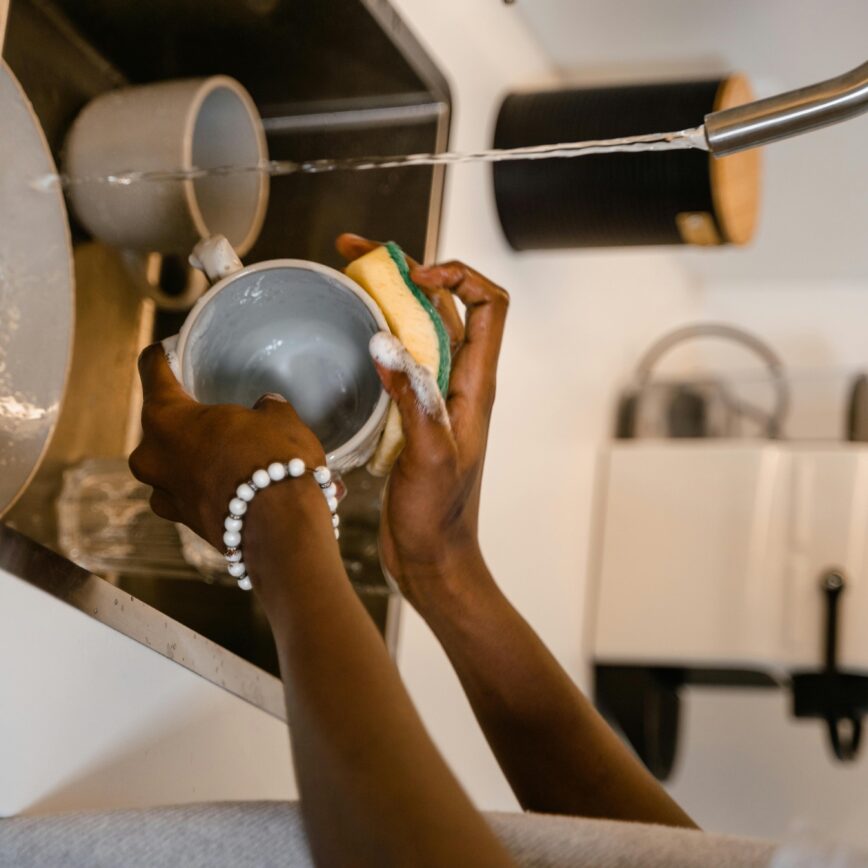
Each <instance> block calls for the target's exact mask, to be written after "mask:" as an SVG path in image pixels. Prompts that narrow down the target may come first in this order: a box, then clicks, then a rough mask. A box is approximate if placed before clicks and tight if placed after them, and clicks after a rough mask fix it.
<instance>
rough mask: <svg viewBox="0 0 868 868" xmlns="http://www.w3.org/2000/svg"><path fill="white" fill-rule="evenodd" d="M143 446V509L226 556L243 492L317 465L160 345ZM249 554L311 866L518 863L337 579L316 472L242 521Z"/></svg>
mask: <svg viewBox="0 0 868 868" xmlns="http://www.w3.org/2000/svg"><path fill="white" fill-rule="evenodd" d="M140 371H141V375H142V384H143V389H144V409H143V413H142V424H143V431H144V437H143V441H142V444H141V445H140V446H139V447H138V448H137V449H136V451H135V452H134V453H133V455H132V456H131V459H130V465H131V467H132V469H133V472H134V473H135V475H136V476H137V477H138V478H139V479H141V480H142V481H144V482H147V483H148V484H149V485H151V486H153V487H154V493H153V497H152V501H151V503H152V506H153V508H154V510H155V511H156V512H157V513H158V514H159V515H161V516H163V517H165V518H168V519H170V520H172V521H183V522H184V523H186V524H187V525H189V526H190V527H191V528H192V529H193V530H195V531H196V532H197V533H199V534H200V535H201V536H203V537H204V538H205V539H207V540H208V541H209V542H211V543H212V544H213V545H215V546H216V547H218V548H221V549H222V533H223V527H222V525H223V519H224V517H225V514H226V505H227V503H228V501H229V498H230V497H231V496H232V493H233V492H234V490H235V487H236V486H237V485H238V484H239V482H242V481H244V480H245V479H246V478H248V477H249V476H250V474H251V473H252V471H253V470H254V469H256V468H258V467H262V466H265V465H267V464H269V463H270V462H272V461H275V460H283V461H287V460H289V459H290V458H293V457H300V458H302V459H304V461H305V462H306V464H307V466H308V467H314V466H316V465H318V464H322V463H324V460H325V456H324V454H323V450H322V447H321V446H320V444H319V443H318V442H317V440H316V438H315V437H314V435H313V434H312V433H311V432H310V431H309V430H308V429H307V428H306V427H305V426H304V425H303V423H302V422H301V420H300V419H299V418H298V416H297V415H296V414H295V412H294V411H293V409H292V408H291V407H290V405H289V404H287V403H286V402H285V401H283V400H280V399H276V398H274V397H266V398H264V399H260V401H259V402H258V403H257V406H256V407H255V408H254V409H246V408H243V407H236V406H224V405H218V406H204V405H200V404H197V403H196V402H195V401H193V400H192V399H191V398H190V397H189V396H188V395H187V394H186V393H185V392H184V391H183V390H182V389H181V387H180V386H179V384H178V383H177V381H176V380H175V377H174V376H173V374H172V373H171V370H170V369H169V367H168V365H167V363H166V360H165V357H164V355H163V352H162V349H161V348H160V347H159V346H156V347H151V348H149V349H148V350H146V351H145V353H144V354H143V356H142V358H141V361H140ZM243 546H244V558H245V562H246V564H247V568H248V572H249V574H250V576H251V579H252V580H253V583H254V591H255V593H257V594H258V595H259V597H260V599H261V601H262V603H263V605H264V608H265V611H266V613H267V615H268V619H269V622H270V624H271V627H272V630H273V633H274V638H275V642H276V644H277V649H278V654H279V658H280V670H281V676H282V679H283V683H284V689H285V695H286V708H287V715H288V719H289V724H290V736H291V741H292V747H293V755H294V758H295V767H296V775H297V779H298V785H299V790H300V792H301V806H302V812H303V816H304V821H305V828H306V830H307V834H308V839H309V841H310V846H311V850H312V852H313V855H314V860H315V862H316V864H317V865H320V866H332V865H334V866H346V865H354V866H378V868H380V866H390V865H394V866H406V865H414V866H416V865H420V866H447V865H448V866H452V865H480V866H492V868H505V866H510V865H512V864H513V863H512V860H511V859H510V858H509V856H508V855H507V854H506V852H505V851H504V850H503V849H502V847H501V845H500V844H499V842H498V841H497V840H496V839H495V837H494V836H493V834H492V832H491V831H490V829H489V827H488V825H487V824H486V823H485V821H484V819H483V818H482V816H481V815H480V814H479V812H478V811H476V809H475V808H474V807H473V805H472V804H471V803H470V801H469V799H468V798H467V796H466V795H465V793H464V792H463V790H462V789H461V787H460V786H459V784H458V782H457V781H456V780H455V778H454V777H453V775H452V773H451V772H450V771H449V769H448V768H447V766H446V764H445V763H444V761H443V759H442V758H441V757H440V755H439V753H438V752H437V750H436V748H435V747H434V744H433V743H432V742H431V740H430V738H429V737H428V735H427V733H426V732H425V730H424V728H423V726H422V723H421V721H420V719H419V717H418V715H417V714H416V711H415V709H414V708H413V706H412V704H411V701H410V698H409V696H408V695H407V693H406V691H405V689H404V687H403V685H402V683H401V681H400V678H399V676H398V672H397V670H396V669H395V667H394V665H393V663H392V661H391V660H390V659H389V656H388V654H387V652H386V649H385V647H384V645H383V642H382V639H381V637H380V636H379V634H378V633H377V631H376V629H375V627H374V625H373V623H372V621H371V619H370V618H369V616H368V615H367V613H366V612H365V610H364V609H363V607H362V605H361V604H360V602H359V600H358V598H357V597H356V595H355V593H354V592H353V590H352V588H351V586H350V583H349V581H348V579H347V576H346V573H345V571H344V568H343V564H342V561H341V558H340V554H339V550H338V547H337V544H336V542H335V539H334V534H333V531H332V526H331V516H330V514H329V511H328V508H327V507H326V505H325V502H324V499H323V497H322V495H321V493H320V491H319V489H318V487H317V485H316V483H315V482H314V481H313V480H312V478H311V477H310V476H305V477H303V478H301V479H292V480H286V481H284V482H281V483H279V484H275V485H272V486H270V487H269V488H267V489H265V490H264V491H261V492H260V493H259V494H258V495H257V497H256V498H255V500H254V501H253V502H252V503H251V506H250V508H249V510H248V512H247V515H245V517H244V531H243Z"/></svg>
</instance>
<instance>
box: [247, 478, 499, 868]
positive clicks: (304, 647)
mask: <svg viewBox="0 0 868 868" xmlns="http://www.w3.org/2000/svg"><path fill="white" fill-rule="evenodd" d="M276 493H277V492H275V494H276ZM316 496H317V497H319V495H318V493H316ZM258 500H259V498H257V501H258ZM263 500H265V498H263ZM277 507H278V505H277V504H276V505H275V508H274V509H272V510H270V512H269V514H270V516H271V519H270V521H271V522H272V524H271V525H269V517H268V515H265V514H258V515H257V514H254V515H253V516H251V518H252V519H253V520H258V521H259V525H258V527H257V528H256V535H255V538H254V541H253V544H254V546H255V551H254V552H253V557H254V563H253V564H252V565H251V569H254V570H255V572H254V575H262V576H265V575H268V576H269V581H268V582H267V583H266V584H265V585H264V587H263V589H262V592H261V593H262V597H263V601H264V603H265V606H266V610H267V612H268V615H269V619H270V621H271V625H272V629H273V632H274V637H275V641H276V643H277V649H278V654H279V659H280V667H281V675H282V677H283V682H284V686H285V692H286V704H287V713H288V719H289V724H290V734H291V739H292V745H293V754H294V759H295V766H296V773H297V777H298V783H299V789H300V792H301V799H302V811H303V813H304V817H305V823H306V826H307V830H308V835H309V838H310V842H311V848H312V850H313V853H314V855H315V857H316V860H317V864H321V865H347V864H353V865H376V866H383V865H410V864H412V865H448V864H469V860H471V859H472V861H473V863H474V864H480V865H508V864H511V863H510V861H509V859H508V857H507V856H506V854H505V853H504V852H503V851H502V849H501V848H500V845H499V844H498V842H497V841H496V840H495V839H494V837H493V835H492V833H491V832H490V830H489V829H488V826H487V825H486V824H485V821H484V820H483V818H482V817H481V815H480V814H479V813H478V812H477V811H476V810H475V809H474V808H473V806H472V805H471V803H470V801H469V800H468V799H467V797H466V795H465V794H464V792H463V791H462V790H461V788H460V786H459V785H458V783H457V781H456V780H455V779H454V777H453V776H452V774H451V773H450V771H449V770H448V768H447V767H446V765H445V763H444V762H443V760H442V758H441V757H440V756H439V754H438V753H437V750H436V748H435V747H434V745H433V743H432V742H431V740H430V739H429V737H428V735H427V733H426V732H425V731H424V728H423V726H422V723H421V721H420V720H419V718H418V715H417V714H416V712H415V710H414V708H413V706H412V704H411V702H410V699H409V697H408V695H407V693H406V691H405V690H404V688H403V685H402V684H401V681H400V679H399V676H398V673H397V670H396V669H395V667H394V665H393V663H392V661H391V660H390V659H389V656H388V654H387V652H386V649H385V646H384V644H383V642H382V639H381V637H380V636H379V634H378V633H377V631H376V629H375V628H374V625H373V623H372V621H371V619H370V618H369V616H368V615H367V613H366V612H365V610H364V608H363V607H362V605H361V604H360V602H359V601H358V599H357V597H356V595H355V593H354V592H353V591H352V588H351V586H350V584H349V582H348V580H347V577H346V574H345V572H344V570H343V565H342V563H341V560H340V556H339V553H338V549H337V547H336V546H335V545H334V541H333V539H329V537H330V535H331V528H330V525H329V524H328V517H327V515H325V516H317V515H316V514H315V510H311V511H306V512H304V513H303V514H301V515H296V516H295V517H294V519H293V520H294V521H296V522H299V521H300V522H303V523H305V525H304V527H303V531H304V534H305V540H306V544H305V545H304V546H303V547H302V548H301V550H299V549H298V548H296V549H295V550H294V551H292V550H289V549H288V547H287V546H286V545H285V543H284V539H285V535H284V534H283V533H282V530H283V529H282V527H281V522H282V521H284V520H283V519H281V518H280V516H281V510H280V509H279V508H277ZM296 530H297V531H298V530H300V529H299V528H298V526H297V525H296ZM322 535H325V538H324V539H319V540H318V539H317V537H318V536H322ZM294 536H296V537H297V536H298V533H296V534H294ZM248 560H250V558H249V557H248ZM275 578H278V579H279V580H278V581H275V580H274V579H275ZM471 854H472V855H471Z"/></svg>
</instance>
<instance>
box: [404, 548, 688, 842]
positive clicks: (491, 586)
mask: <svg viewBox="0 0 868 868" xmlns="http://www.w3.org/2000/svg"><path fill="white" fill-rule="evenodd" d="M423 587H425V588H426V589H427V591H426V592H424V593H421V594H414V595H413V602H414V605H415V606H416V608H417V609H418V610H419V611H420V614H421V615H422V616H423V618H425V620H426V621H427V623H428V624H429V626H430V627H431V629H432V630H433V632H434V633H435V635H436V636H437V638H438V640H439V641H440V643H441V644H442V646H443V648H444V650H445V651H446V654H447V655H448V656H449V659H450V661H451V662H452V665H453V666H454V668H455V671H456V673H457V674H458V677H459V678H460V680H461V683H462V685H463V687H464V690H465V692H466V694H467V697H468V699H469V701H470V704H471V706H472V708H473V711H474V713H475V715H476V717H477V720H478V721H479V723H480V725H481V727H482V729H483V731H484V733H485V736H486V738H487V740H488V742H489V744H490V746H491V748H492V750H493V751H494V754H495V756H496V758H497V760H498V762H499V764H500V766H501V768H502V769H503V772H504V774H505V775H506V777H507V779H508V780H509V783H510V785H511V786H512V789H513V791H514V792H515V794H516V797H517V798H518V800H519V802H520V803H521V805H522V807H524V808H525V809H527V810H532V811H541V812H549V813H560V814H572V815H580V816H587V817H607V818H612V819H621V820H633V821H643V822H653V823H662V824H666V825H673V826H692V825H693V823H692V821H691V820H690V818H689V817H688V816H687V815H686V814H685V813H684V812H683V811H682V810H681V809H680V808H679V807H678V805H677V804H676V803H675V802H674V801H672V799H671V798H670V797H669V796H668V794H667V793H666V792H665V791H664V790H663V788H662V787H661V786H660V785H659V784H658V783H657V781H655V780H654V778H653V777H652V776H651V775H650V774H649V773H648V772H647V770H646V769H645V768H644V766H642V765H641V763H640V762H639V761H638V760H637V759H636V758H635V757H634V756H633V754H632V753H631V752H630V751H629V750H628V749H627V748H626V747H625V746H624V745H623V744H622V742H621V741H620V739H619V738H618V737H617V736H616V735H615V733H614V732H613V731H612V730H611V728H610V727H609V726H608V725H607V724H606V722H605V721H604V720H603V719H602V718H601V716H600V715H599V714H598V713H597V711H596V710H595V709H594V707H593V705H592V704H591V702H589V701H588V699H587V698H586V697H585V696H584V695H583V694H582V693H581V691H580V690H579V689H578V688H577V687H576V686H575V684H574V683H573V682H572V680H571V679H570V678H569V676H568V675H567V674H566V672H565V671H564V670H563V668H562V667H561V666H560V665H559V664H558V662H557V661H556V660H555V659H554V657H553V656H552V654H551V653H550V652H549V651H548V649H547V648H546V647H545V645H544V644H543V643H542V641H541V640H540V639H539V637H538V636H537V635H536V633H534V631H533V630H532V629H531V627H530V626H529V625H528V624H527V622H526V621H525V620H524V619H523V618H522V617H521V616H520V615H519V614H518V612H516V610H515V609H514V608H513V607H512V605H511V604H510V603H509V601H508V600H507V599H506V598H505V597H504V595H503V594H502V593H501V592H500V590H499V589H498V588H497V586H496V584H495V582H494V580H493V579H492V577H491V575H490V573H489V572H488V570H487V568H486V567H485V564H484V562H483V560H482V557H481V556H480V555H478V553H475V552H474V553H471V554H468V555H465V556H464V557H463V558H462V560H461V563H457V562H456V563H453V565H452V566H450V567H449V568H448V569H446V570H445V571H444V573H443V574H442V575H440V576H439V577H437V578H436V579H434V578H433V577H428V580H426V581H425V582H424V585H423Z"/></svg>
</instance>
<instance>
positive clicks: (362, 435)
mask: <svg viewBox="0 0 868 868" xmlns="http://www.w3.org/2000/svg"><path fill="white" fill-rule="evenodd" d="M281 268H294V269H299V270H302V271H315V272H318V273H319V274H323V275H325V276H327V277H330V278H332V279H333V280H336V281H337V282H338V283H339V284H340V285H341V286H343V288H344V289H346V290H348V291H349V292H350V293H351V294H352V295H353V296H354V297H355V298H356V299H357V300H358V301H360V302H361V303H362V304H363V305H364V306H365V307H366V308H367V309H368V311H369V313H370V314H371V315H372V316H373V318H374V322H375V323H376V325H377V327H378V328H379V330H380V331H384V332H389V333H390V334H391V331H392V330H391V329H390V328H389V324H388V323H387V322H386V317H385V316H384V315H383V311H382V310H381V309H380V306H379V305H378V304H377V303H376V302H375V301H374V299H372V298H371V296H369V295H368V294H367V293H366V292H365V291H364V290H363V289H362V288H361V287H360V286H359V285H358V284H357V283H356V282H355V281H354V280H353V279H352V278H351V277H348V276H347V275H346V274H343V273H342V272H340V271H338V270H337V269H336V268H331V267H330V266H328V265H323V264H322V263H320V262H312V261H311V260H308V259H266V260H264V261H263V262H255V263H253V264H252V265H246V266H245V267H244V268H242V269H240V270H238V271H233V272H232V274H228V275H226V277H224V278H222V279H221V280H219V281H217V283H215V284H214V285H213V286H212V287H211V288H210V289H209V290H208V291H207V292H206V293H204V294H203V295H201V296H200V297H199V299H198V300H197V301H196V304H194V305H193V307H192V308H191V309H190V312H189V313H188V314H187V317H186V319H185V320H184V323H183V325H182V326H181V329H180V331H179V332H178V345H177V347H176V349H175V352H176V354H177V358H178V367H179V371H180V374H181V377H180V379H181V385H182V386H183V387H184V389H185V390H187V391H188V392H189V394H190V395H191V396H192V397H194V398H195V395H193V392H192V389H191V388H190V387H189V386H188V385H187V383H186V382H185V373H186V366H185V363H184V354H185V351H186V349H187V340H188V338H189V336H190V332H191V331H192V330H193V326H195V324H196V321H197V320H198V319H199V317H200V316H201V315H202V312H203V311H204V309H205V308H206V307H207V306H208V305H209V304H210V303H211V302H212V301H213V300H214V298H216V296H218V295H219V294H220V293H221V292H222V291H223V290H224V289H226V288H227V287H228V286H229V285H230V284H232V283H234V282H235V281H236V280H238V279H239V278H241V277H246V276H247V275H249V274H255V273H256V272H258V271H271V270H273V269H281ZM371 364H373V362H371ZM389 402H390V398H389V395H388V393H387V392H386V390H385V388H383V384H382V383H381V384H380V396H379V398H378V399H377V402H376V404H374V409H373V410H372V411H371V413H370V415H369V416H368V418H367V419H366V420H365V422H364V424H363V425H362V427H361V428H359V430H358V431H356V433H355V434H353V436H352V437H350V439H349V440H347V441H346V442H345V443H342V444H341V445H340V446H338V447H337V448H336V449H333V450H332V451H331V452H329V453H328V454H327V455H326V461H327V463H328V464H329V465H332V466H335V465H339V464H340V462H341V461H342V460H344V459H345V458H346V457H347V456H348V455H350V454H351V453H352V452H353V451H354V450H355V449H357V448H358V447H359V446H361V445H362V444H363V443H364V442H365V441H366V440H367V439H368V438H370V437H372V435H374V434H375V433H376V431H377V429H378V428H381V427H382V426H383V425H384V424H385V420H386V413H387V411H388V409H389ZM365 460H367V459H365ZM338 469H341V468H340V467H338Z"/></svg>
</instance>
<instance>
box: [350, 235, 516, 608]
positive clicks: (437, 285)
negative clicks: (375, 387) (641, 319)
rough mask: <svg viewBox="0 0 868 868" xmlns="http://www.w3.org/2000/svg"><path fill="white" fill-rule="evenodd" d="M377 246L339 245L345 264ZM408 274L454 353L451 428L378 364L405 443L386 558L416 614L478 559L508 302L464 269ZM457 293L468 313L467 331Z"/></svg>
mask: <svg viewBox="0 0 868 868" xmlns="http://www.w3.org/2000/svg"><path fill="white" fill-rule="evenodd" d="M377 246H378V245H377V243H376V242H373V241H368V240H367V239H364V238H360V237H358V236H356V235H341V236H340V237H339V238H338V241H337V247H338V250H339V251H340V253H341V254H342V255H343V256H344V257H345V258H347V259H348V260H353V259H356V258H358V257H359V256H362V255H363V254H365V253H367V252H369V251H370V250H373V249H374V248H375V247H377ZM409 264H410V266H411V271H410V275H411V277H412V279H413V281H414V282H415V283H416V284H417V285H418V286H420V287H421V288H422V289H424V290H425V292H426V293H427V295H428V297H429V298H430V299H431V301H432V303H433V304H434V306H435V307H436V308H437V311H438V312H439V313H440V316H441V317H442V319H443V322H444V325H445V326H446V329H447V331H448V332H449V336H450V340H451V343H452V353H453V359H452V376H451V379H450V382H449V392H448V395H447V397H446V409H447V418H438V417H437V414H432V413H431V412H429V411H426V409H425V407H424V405H423V403H422V402H420V401H418V400H417V398H416V395H415V393H414V391H413V388H412V385H411V382H410V378H409V377H408V376H407V374H406V373H404V372H402V371H400V370H389V369H387V368H386V367H383V366H382V365H380V364H377V371H378V373H379V375H380V379H381V380H382V382H383V385H384V387H385V389H386V391H387V392H388V393H389V395H390V396H391V398H392V400H394V401H395V402H396V404H397V405H398V409H399V410H400V413H401V422H402V426H403V429H404V436H405V438H406V445H405V446H404V449H403V451H402V452H401V455H400V457H399V458H398V461H397V463H396V464H395V467H394V468H393V469H392V473H391V475H390V477H389V481H388V485H387V489H386V500H385V502H384V505H383V514H382V518H381V522H380V548H381V553H382V557H383V560H384V563H385V566H386V569H387V570H388V571H389V573H390V575H391V576H392V578H394V579H395V581H396V582H397V583H398V585H399V586H400V588H401V590H402V592H403V593H404V595H405V596H406V597H407V598H408V599H409V600H410V602H412V603H413V604H414V605H416V606H417V607H418V606H419V604H420V602H421V600H422V598H423V597H424V595H425V594H426V593H427V592H428V591H430V590H436V589H437V588H436V583H438V582H439V583H442V582H443V581H445V580H446V579H447V578H448V577H454V576H456V575H458V576H460V575H462V574H466V573H467V572H468V571H469V568H470V567H471V566H472V565H473V564H475V563H478V562H479V559H480V554H479V545H478V539H477V524H478V514H479V493H480V485H481V482H482V468H483V464H484V461H485V449H486V444H487V440H488V426H489V420H490V417H491V410H492V406H493V404H494V393H495V379H496V371H497V359H498V356H499V354H500V345H501V340H502V337H503V330H504V325H505V323H506V313H507V308H508V306H509V296H508V294H507V293H506V291H505V290H503V289H501V288H500V287H499V286H497V285H495V284H494V283H492V282H491V281H490V280H488V279H487V278H485V277H483V276H482V275H481V274H479V273H478V272H476V271H474V270H473V269H472V268H470V267H468V266H466V265H464V264H462V263H460V262H447V263H444V264H442V265H432V266H427V267H426V266H420V265H418V264H417V263H415V262H413V261H412V260H410V262H409ZM453 293H454V294H455V295H457V296H458V298H459V299H460V300H461V301H462V302H463V304H464V305H465V308H466V311H467V313H466V322H462V320H461V317H460V316H459V314H458V311H457V309H456V307H455V302H454V300H453ZM462 567H463V569H462ZM456 568H457V569H456ZM432 583H434V584H433V585H432Z"/></svg>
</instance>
